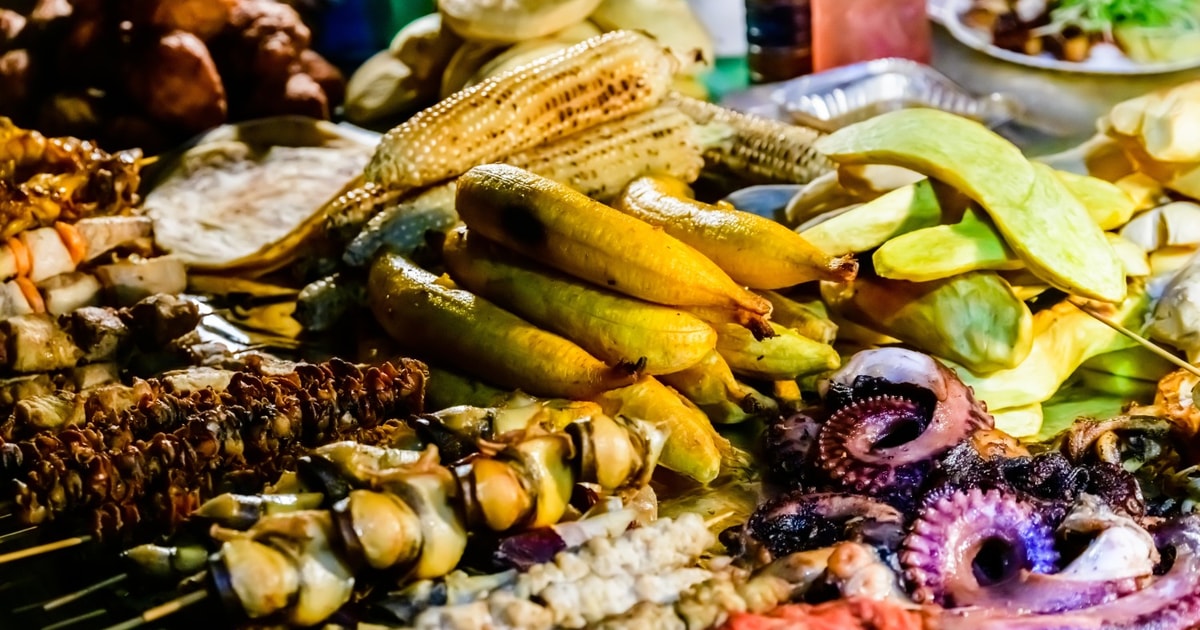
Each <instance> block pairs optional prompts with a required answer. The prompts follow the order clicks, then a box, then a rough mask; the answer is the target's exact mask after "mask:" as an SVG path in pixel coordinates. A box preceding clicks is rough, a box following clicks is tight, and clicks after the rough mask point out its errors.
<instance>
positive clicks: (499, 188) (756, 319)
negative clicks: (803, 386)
mask: <svg viewBox="0 0 1200 630" xmlns="http://www.w3.org/2000/svg"><path fill="white" fill-rule="evenodd" d="M457 206H458V213H459V216H460V217H461V218H462V220H463V222H465V223H466V224H467V226H468V227H470V228H471V229H472V230H473V231H476V232H478V233H479V234H480V235H482V236H484V237H485V238H488V239H490V240H493V241H496V242H498V243H501V244H503V245H504V246H506V247H509V248H510V249H514V250H516V251H518V252H520V253H522V254H525V255H526V256H529V257H531V258H534V259H536V260H539V261H541V262H543V263H546V264H548V265H550V266H551V267H554V268H556V269H559V270H561V271H564V272H566V273H568V274H570V275H573V276H575V277H577V278H582V279H584V280H587V281H589V282H592V283H593V284H596V285H599V286H602V287H607V288H609V289H611V290H613V291H617V292H620V293H624V294H626V295H629V296H632V297H637V298H641V299H643V300H646V301H649V302H654V303H657V304H664V305H667V306H698V307H708V308H709V309H721V310H723V311H725V312H727V313H729V319H730V320H731V321H737V322H739V323H742V324H745V325H750V326H754V325H757V324H760V323H761V322H762V321H763V319H764V316H766V315H768V314H769V313H770V312H771V303H770V302H768V301H767V300H766V299H764V298H762V297H760V296H758V295H755V294H754V293H751V292H750V291H748V290H746V289H745V288H743V287H741V286H739V285H738V284H737V283H736V282H734V281H733V280H732V279H730V278H729V276H728V275H727V274H726V273H725V272H724V271H722V270H721V268H720V267H718V266H717V265H716V264H715V263H713V262H712V261H711V260H709V259H708V258H705V257H704V255H702V254H700V253H699V252H697V251H696V250H694V249H692V248H691V247H688V246H687V245H686V244H684V243H683V242H681V241H679V240H678V239H676V238H674V237H672V236H670V235H668V234H665V233H663V231H662V230H659V229H656V228H655V227H653V226H651V225H649V224H647V223H645V222H643V221H639V220H638V219H635V218H633V217H630V216H626V215H624V214H622V213H621V212H619V211H617V210H614V209H612V208H610V207H608V206H606V205H604V204H602V203H599V202H597V201H594V200H592V199H590V198H589V197H587V196H586V195H583V194H580V193H578V192H576V191H574V190H571V189H570V188H568V187H567V186H564V185H562V184H559V183H556V182H554V181H551V180H549V179H546V178H544V177H539V176H537V175H534V174H533V173H530V172H529V171H525V170H522V169H519V168H516V167H513V166H508V165H504V164H488V165H484V166H477V167H475V168H473V169H471V170H470V171H468V172H467V173H466V174H465V175H463V176H462V177H461V178H459V182H458V198H457Z"/></svg>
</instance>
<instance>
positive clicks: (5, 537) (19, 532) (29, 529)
mask: <svg viewBox="0 0 1200 630" xmlns="http://www.w3.org/2000/svg"><path fill="white" fill-rule="evenodd" d="M37 528H38V526H37V525H33V526H31V527H25V528H23V529H18V530H17V531H15V532H9V533H7V534H3V535H0V544H3V543H6V542H8V541H10V540H13V539H16V538H20V537H21V536H24V535H25V534H31V533H33V532H35V531H37Z"/></svg>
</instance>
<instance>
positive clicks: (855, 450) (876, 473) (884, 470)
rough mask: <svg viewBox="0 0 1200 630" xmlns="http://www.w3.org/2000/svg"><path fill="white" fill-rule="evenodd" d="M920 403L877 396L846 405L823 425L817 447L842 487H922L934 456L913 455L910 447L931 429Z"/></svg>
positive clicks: (872, 490)
mask: <svg viewBox="0 0 1200 630" xmlns="http://www.w3.org/2000/svg"><path fill="white" fill-rule="evenodd" d="M928 423H929V419H928V418H927V417H926V415H925V414H924V413H923V411H922V409H921V406H920V405H919V404H917V403H916V402H914V401H912V400H909V399H907V398H903V397H901V396H873V397H871V398H865V399H862V400H858V401H855V402H852V403H850V404H849V405H847V406H845V407H842V408H841V409H840V410H838V412H837V413H835V414H834V415H833V417H831V418H830V419H829V421H828V422H826V423H825V425H824V426H823V427H822V428H821V432H820V434H819V436H818V438H817V449H818V451H817V452H818V456H819V460H820V464H821V467H822V468H823V469H824V470H825V472H826V473H827V474H828V475H829V477H830V479H831V480H833V481H834V482H835V483H836V484H837V485H839V486H842V487H844V488H846V489H849V490H854V491H856V492H862V493H867V494H871V495H881V494H886V493H887V492H888V491H890V490H895V489H900V488H918V487H920V486H921V485H922V483H923V481H924V479H925V476H926V475H927V474H928V471H929V467H930V464H931V459H932V458H929V457H917V458H913V457H911V456H910V453H909V450H910V449H909V445H910V444H911V443H912V442H913V441H914V440H915V439H917V438H918V437H919V436H920V435H921V434H922V433H923V432H924V431H925V430H926V428H927V427H928Z"/></svg>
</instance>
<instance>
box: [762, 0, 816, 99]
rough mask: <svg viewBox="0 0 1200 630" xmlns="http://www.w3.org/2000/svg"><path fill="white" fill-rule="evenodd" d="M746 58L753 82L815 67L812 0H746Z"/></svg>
mask: <svg viewBox="0 0 1200 630" xmlns="http://www.w3.org/2000/svg"><path fill="white" fill-rule="evenodd" d="M746 43H747V48H746V62H747V64H748V65H749V67H750V80H751V81H752V82H754V83H772V82H775V81H783V80H785V79H791V78H793V77H798V76H800V75H804V74H809V73H811V72H812V71H813V64H812V13H811V9H810V7H809V0H746Z"/></svg>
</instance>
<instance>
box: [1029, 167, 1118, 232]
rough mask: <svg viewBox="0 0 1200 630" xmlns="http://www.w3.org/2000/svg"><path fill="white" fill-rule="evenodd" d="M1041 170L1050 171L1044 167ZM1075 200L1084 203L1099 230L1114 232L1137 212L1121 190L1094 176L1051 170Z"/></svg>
mask: <svg viewBox="0 0 1200 630" xmlns="http://www.w3.org/2000/svg"><path fill="white" fill-rule="evenodd" d="M1035 166H1038V167H1040V168H1045V169H1050V167H1048V166H1045V165H1043V164H1035ZM1051 170H1053V169H1051ZM1054 174H1055V175H1056V176H1057V177H1058V179H1059V180H1060V181H1062V183H1063V184H1065V185H1066V187H1067V189H1068V190H1070V191H1071V194H1072V195H1075V198H1076V199H1078V200H1079V201H1080V202H1082V203H1083V207H1084V208H1086V209H1087V211H1088V214H1090V215H1091V216H1092V220H1093V221H1095V222H1096V225H1098V226H1100V229H1102V230H1115V229H1117V228H1119V227H1121V226H1122V225H1125V224H1126V223H1128V222H1129V220H1130V219H1132V218H1133V213H1134V212H1136V211H1137V203H1136V202H1135V201H1134V200H1133V197H1130V196H1129V194H1128V193H1126V192H1125V191H1124V190H1122V189H1121V187H1119V186H1117V185H1116V184H1113V183H1111V182H1106V181H1104V180H1103V179H1100V178H1097V177H1089V176H1087V175H1079V174H1076V173H1071V172H1069V171H1054Z"/></svg>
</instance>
